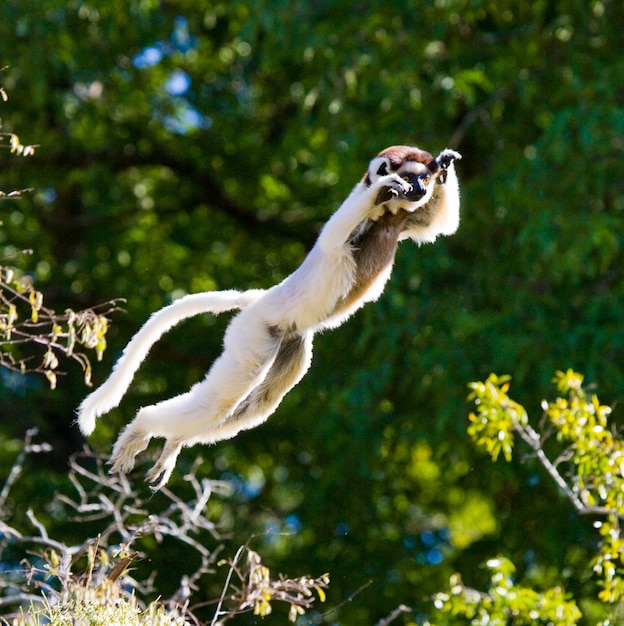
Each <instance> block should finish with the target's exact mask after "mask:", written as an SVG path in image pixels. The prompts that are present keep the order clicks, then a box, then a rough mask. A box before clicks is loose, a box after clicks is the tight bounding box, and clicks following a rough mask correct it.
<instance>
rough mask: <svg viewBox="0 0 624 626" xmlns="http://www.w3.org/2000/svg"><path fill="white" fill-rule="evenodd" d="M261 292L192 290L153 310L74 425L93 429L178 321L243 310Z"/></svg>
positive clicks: (83, 405)
mask: <svg viewBox="0 0 624 626" xmlns="http://www.w3.org/2000/svg"><path fill="white" fill-rule="evenodd" d="M263 293H264V291H263V290H260V289H258V290H250V291H243V292H241V291H234V290H231V291H208V292H204V293H195V294H190V295H188V296H184V297H183V298H180V299H179V300H176V301H175V302H173V303H172V304H170V305H169V306H166V307H164V308H163V309H160V310H159V311H156V312H155V313H153V314H152V316H151V317H150V318H149V319H148V320H147V322H145V324H144V325H143V326H142V327H141V328H140V330H139V331H138V332H137V333H136V335H134V337H133V338H132V339H131V340H130V343H128V345H127V346H126V347H125V349H124V351H123V353H122V355H121V357H119V360H118V361H117V363H116V364H115V367H114V368H113V371H112V372H111V374H110V376H109V377H108V379H107V380H106V381H105V382H104V383H103V384H102V385H101V386H100V387H98V388H97V389H96V390H95V391H94V392H92V393H91V394H89V395H88V396H87V397H86V398H85V399H84V400H83V402H82V403H81V405H80V406H79V407H78V426H79V427H80V430H81V431H82V433H83V434H84V435H90V434H91V433H92V432H93V430H94V429H95V421H96V419H97V418H98V417H99V416H100V415H102V414H104V413H107V412H108V411H110V410H111V409H113V408H115V407H116V406H117V405H118V404H119V402H120V401H121V398H122V397H123V395H124V393H126V390H127V389H128V387H129V386H130V383H131V382H132V379H133V377H134V374H135V372H136V371H137V370H138V369H139V366H140V365H141V363H142V362H143V361H144V359H145V357H146V356H147V355H148V353H149V351H150V348H151V347H152V346H153V345H154V343H156V341H158V339H159V338H160V337H161V336H162V335H163V334H165V333H166V332H167V331H168V330H170V329H171V328H173V327H174V326H175V325H176V324H177V323H178V322H180V321H182V320H183V319H186V318H189V317H193V316H194V315H199V314H200V313H214V314H217V313H223V312H225V311H232V310H234V309H243V308H245V307H246V306H248V305H249V304H251V303H252V302H254V301H255V300H257V299H258V298H259V297H260V296H261V295H262V294H263Z"/></svg>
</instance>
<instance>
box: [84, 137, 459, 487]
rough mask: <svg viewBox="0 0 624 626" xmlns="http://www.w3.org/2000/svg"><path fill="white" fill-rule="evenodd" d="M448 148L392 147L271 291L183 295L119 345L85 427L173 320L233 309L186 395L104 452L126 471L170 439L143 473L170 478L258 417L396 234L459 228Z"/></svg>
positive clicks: (145, 416)
mask: <svg viewBox="0 0 624 626" xmlns="http://www.w3.org/2000/svg"><path fill="white" fill-rule="evenodd" d="M460 158H461V155H460V154H459V153H457V152H455V151H454V150H450V149H446V150H443V151H442V152H440V154H439V155H438V156H437V157H436V158H434V157H433V156H432V155H431V154H430V153H428V152H426V151H424V150H421V149H419V148H416V147H411V146H391V147H389V148H386V149H385V150H383V151H382V152H380V153H379V155H378V156H376V157H375V158H374V159H373V160H372V161H371V162H370V165H369V167H368V171H367V172H366V174H365V175H364V177H363V178H362V180H361V181H360V182H359V183H358V184H357V185H356V186H355V188H354V189H353V190H352V192H351V193H350V194H349V196H348V197H347V198H346V200H345V201H344V202H343V203H342V205H341V206H340V207H339V208H338V210H337V211H336V212H335V213H334V214H333V215H332V216H331V217H330V219H329V220H328V221H327V223H326V224H325V226H324V227H323V229H322V230H321V233H320V235H319V237H318V239H317V241H316V243H315V245H314V247H313V248H312V250H311V251H310V253H309V254H308V256H307V257H306V258H305V259H304V261H303V263H302V264H301V266H300V267H299V268H298V269H296V270H295V271H294V272H293V273H292V274H291V275H290V276H288V277H287V278H285V279H284V280H283V281H282V282H281V283H279V284H277V285H275V286H273V287H271V288H270V289H252V290H248V291H234V290H229V291H211V292H205V293H196V294H191V295H187V296H185V297H183V298H180V299H179V300H176V301H175V302H173V303H172V304H170V305H168V306H166V307H164V308H162V309H161V310H159V311H157V312H155V313H154V314H152V316H151V317H150V318H149V320H148V321H147V322H146V323H145V324H144V326H143V327H142V328H141V329H140V330H139V331H138V332H137V333H136V335H135V336H134V337H133V338H132V339H131V341H130V342H129V343H128V345H127V346H126V348H125V350H124V351H123V354H122V355H121V357H120V358H119V360H118V362H117V364H116V365H115V367H114V368H113V371H112V373H111V374H110V376H109V378H108V379H107V380H106V381H105V382H104V383H103V384H102V385H101V386H100V387H99V388H98V389H96V390H95V391H94V392H92V393H91V394H90V395H89V396H88V397H87V398H86V399H85V400H84V401H83V402H82V404H81V405H80V407H79V409H78V424H79V426H80V429H81V431H82V432H83V433H84V434H85V435H89V434H90V433H91V432H92V431H93V430H94V428H95V422H96V419H97V417H99V416H100V415H102V414H103V413H106V412H108V411H110V410H111V409H112V408H114V407H116V406H117V405H118V404H119V402H120V400H121V398H122V396H123V395H124V393H125V392H126V390H127V389H128V387H129V385H130V383H131V381H132V378H133V376H134V373H135V372H136V370H137V369H138V368H139V366H140V365H141V363H142V361H143V360H144V359H145V357H146V356H147V354H148V352H149V350H150V348H151V346H152V345H153V344H154V343H155V342H156V341H157V340H158V339H159V337H160V336H161V335H162V334H164V333H165V332H167V331H168V330H170V329H171V328H172V327H173V326H174V325H175V324H177V323H178V322H180V321H181V320H183V319H186V318H188V317H191V316H194V315H198V314H200V313H207V312H210V313H213V314H217V313H222V312H224V311H231V310H236V309H240V313H238V315H236V316H235V317H234V318H233V319H232V321H231V322H230V324H229V326H228V328H227V331H226V333H225V339H224V345H223V352H222V354H221V355H220V356H219V357H218V358H217V359H216V360H215V362H214V363H213V365H212V367H211V368H210V370H209V371H208V373H207V374H206V377H205V378H204V380H203V381H201V382H199V383H197V384H195V385H194V386H193V387H192V388H191V389H190V390H189V391H188V392H186V393H183V394H181V395H178V396H175V397H173V398H170V399H168V400H164V401H162V402H159V403H157V404H154V405H152V406H147V407H144V408H142V409H140V410H139V411H138V413H137V415H136V417H135V418H134V420H132V422H131V423H130V424H129V425H128V426H126V428H125V429H124V430H123V432H122V433H121V435H120V436H119V438H118V439H117V442H116V443H115V446H114V448H113V453H112V456H111V459H110V463H111V465H112V470H111V471H113V472H124V473H126V472H128V471H130V470H131V469H132V468H133V466H134V461H135V457H136V455H137V454H138V453H139V452H141V451H142V450H144V449H145V448H146V447H147V445H148V443H149V440H150V439H151V438H152V437H163V438H165V440H166V441H165V445H164V448H163V451H162V454H161V455H160V457H159V459H158V461H157V462H156V464H155V465H154V467H153V468H152V469H151V470H150V471H149V472H148V474H147V480H148V481H149V482H150V483H151V486H152V488H154V489H159V488H160V487H162V486H163V485H164V484H165V483H166V482H167V480H168V479H169V477H170V475H171V472H172V471H173V469H174V467H175V463H176V459H177V456H178V454H179V452H180V450H181V448H182V447H183V446H192V445H194V444H196V443H213V442H215V441H219V440H222V439H229V438H231V437H234V436H235V435H236V434H237V433H239V432H240V431H241V430H245V429H249V428H253V427H254V426H257V425H259V424H261V423H262V422H264V421H265V420H266V419H267V418H268V416H269V415H271V413H273V412H274V411H275V409H276V408H277V406H278V405H279V403H280V402H281V400H282V398H283V397H284V395H285V394H286V393H287V392H288V391H289V390H290V389H291V388H292V387H293V386H294V385H296V384H297V383H298V382H299V381H300V380H301V378H302V377H303V375H304V374H305V372H306V371H307V370H308V368H309V367H310V363H311V360H312V339H313V336H314V334H315V333H316V332H318V331H321V330H324V329H326V328H336V327H338V326H340V325H341V324H342V323H343V322H344V321H345V320H346V319H348V318H349V317H350V316H351V315H353V313H354V312H355V311H356V310H358V309H359V308H361V307H362V306H363V305H364V304H366V303H367V302H371V301H374V300H376V299H377V298H379V296H380V295H381V293H382V292H383V289H384V287H385V284H386V282H387V281H388V278H389V277H390V273H391V271H392V266H393V263H394V257H395V253H396V250H397V246H398V242H399V241H401V240H403V239H408V238H409V239H412V240H414V241H415V242H416V243H419V244H420V243H425V242H433V241H434V240H435V239H436V237H437V236H438V235H451V234H452V233H454V232H455V231H456V230H457V227H458V225H459V185H458V182H457V176H456V173H455V166H454V160H455V159H460Z"/></svg>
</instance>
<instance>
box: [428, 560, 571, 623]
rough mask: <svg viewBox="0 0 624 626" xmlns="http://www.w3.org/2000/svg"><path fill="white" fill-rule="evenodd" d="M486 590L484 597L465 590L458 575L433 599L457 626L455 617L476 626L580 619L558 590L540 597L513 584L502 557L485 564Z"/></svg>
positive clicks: (512, 568) (510, 569)
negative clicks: (445, 589)
mask: <svg viewBox="0 0 624 626" xmlns="http://www.w3.org/2000/svg"><path fill="white" fill-rule="evenodd" d="M486 567H487V570H488V572H489V577H490V581H489V586H488V591H487V592H486V593H479V592H477V591H475V590H474V589H470V588H467V587H466V586H465V585H464V584H463V582H462V579H461V577H460V576H459V574H454V575H453V576H452V577H451V580H450V585H451V588H450V591H449V592H448V593H439V594H437V595H436V597H435V606H436V608H437V609H439V610H440V611H441V612H442V614H443V615H446V616H448V621H445V620H444V619H442V621H440V622H438V623H439V624H443V623H449V624H453V623H456V622H455V619H456V618H458V617H463V618H466V620H465V621H462V623H467V624H471V625H472V626H479V625H480V624H488V625H489V626H530V625H531V624H545V625H551V626H572V625H573V624H577V623H578V621H579V619H580V618H581V612H580V611H579V609H578V607H577V606H576V603H575V602H574V601H573V600H571V599H570V597H569V594H566V593H565V592H564V591H563V590H562V589H561V588H560V587H553V588H552V589H547V590H546V591H544V592H542V593H540V592H537V591H535V590H533V589H531V588H528V587H523V586H522V585H519V584H517V583H516V582H515V580H514V577H515V573H516V568H515V566H514V565H513V563H511V561H509V559H506V558H504V557H497V558H495V559H490V560H489V561H488V562H487V563H486Z"/></svg>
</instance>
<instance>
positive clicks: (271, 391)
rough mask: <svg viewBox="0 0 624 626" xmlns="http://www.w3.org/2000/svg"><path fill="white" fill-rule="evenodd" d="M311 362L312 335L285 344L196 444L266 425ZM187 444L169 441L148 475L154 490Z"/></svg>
mask: <svg viewBox="0 0 624 626" xmlns="http://www.w3.org/2000/svg"><path fill="white" fill-rule="evenodd" d="M311 361H312V333H307V334H306V335H304V336H301V335H295V336H293V337H290V338H287V339H285V340H283V341H282V343H281V344H280V348H279V352H278V353H277V356H276V357H275V360H274V361H273V365H272V366H271V368H270V369H269V371H268V373H267V374H266V377H265V378H264V380H263V381H262V382H261V383H260V384H259V385H258V386H256V387H254V388H253V390H252V391H251V393H250V394H249V395H248V396H247V397H246V398H245V399H244V400H243V401H242V402H240V404H239V405H238V406H237V407H236V409H235V410H234V412H233V413H232V414H231V415H230V416H229V417H227V418H226V420H225V421H224V422H220V423H219V424H218V425H216V426H210V425H208V429H207V430H205V431H202V432H201V433H200V434H199V435H198V437H197V439H196V442H197V443H199V442H202V443H213V442H215V441H219V440H221V439H229V438H231V437H234V435H236V434H237V433H239V432H240V431H241V430H246V429H248V428H253V427H254V426H257V425H258V424H261V423H262V422H264V421H265V420H266V418H267V417H268V416H269V415H271V413H273V411H274V410H275V408H276V407H277V406H278V404H279V403H280V401H281V400H282V398H283V397H284V395H285V394H286V393H287V392H288V391H289V390H290V389H292V387H294V386H295V385H296V384H297V383H298V382H299V381H300V380H301V379H302V378H303V375H304V374H305V373H306V371H307V370H308V368H309V367H310V363H311ZM184 443H185V442H184V441H183V440H181V439H180V438H168V439H167V442H166V444H165V447H164V448H163V451H162V454H161V455H160V458H159V459H158V461H157V462H156V464H155V465H154V467H153V468H152V469H151V470H150V471H149V472H148V474H147V480H148V482H150V483H151V486H152V488H153V489H160V487H162V486H163V485H164V484H165V483H166V482H167V480H168V479H169V476H170V475H171V472H172V471H173V469H174V467H175V464H176V459H177V457H178V454H179V453H180V450H181V448H182V445H183V444H184ZM189 443H191V442H189Z"/></svg>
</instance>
